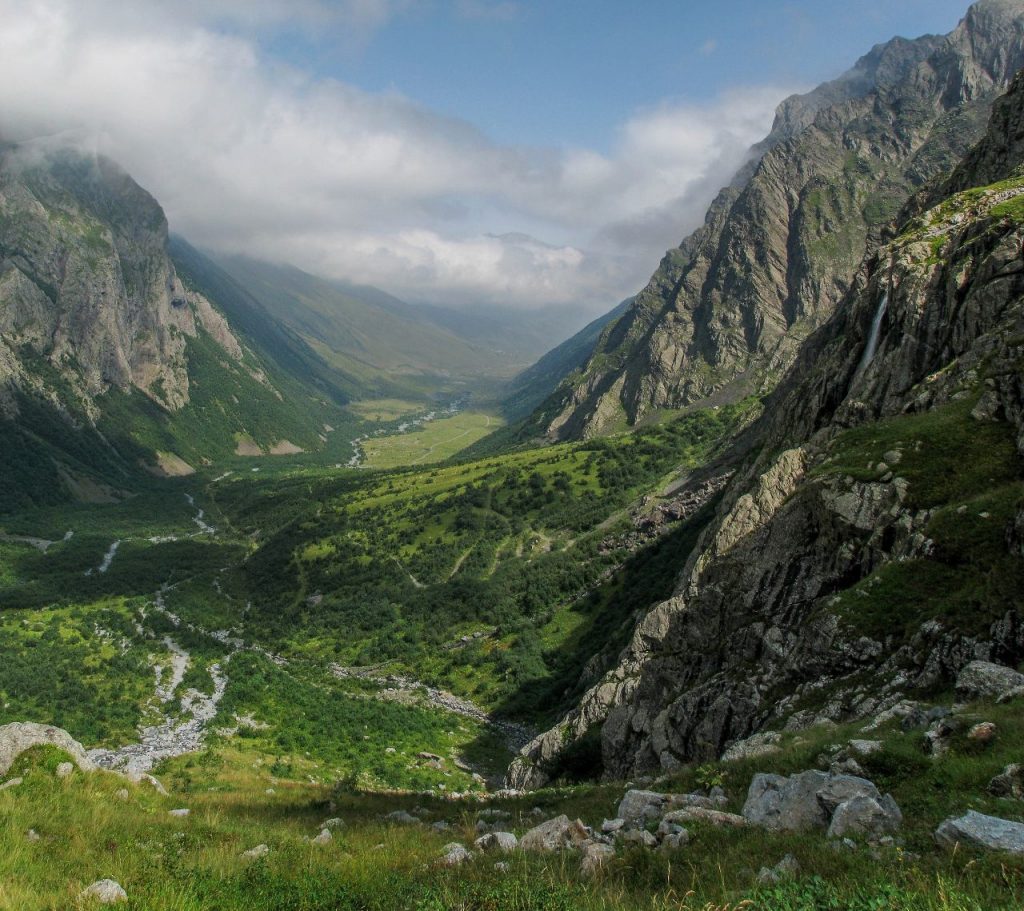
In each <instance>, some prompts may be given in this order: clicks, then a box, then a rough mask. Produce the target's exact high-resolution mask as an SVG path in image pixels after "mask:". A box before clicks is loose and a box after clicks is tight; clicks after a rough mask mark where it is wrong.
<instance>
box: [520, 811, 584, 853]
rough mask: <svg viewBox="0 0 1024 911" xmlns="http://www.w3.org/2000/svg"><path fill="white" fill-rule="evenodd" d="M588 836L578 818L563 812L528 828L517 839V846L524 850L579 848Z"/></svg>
mask: <svg viewBox="0 0 1024 911" xmlns="http://www.w3.org/2000/svg"><path fill="white" fill-rule="evenodd" d="M589 838H590V832H589V831H588V829H587V827H586V826H585V825H583V823H582V822H581V821H580V820H578V819H576V820H570V819H569V817H568V816H566V815H564V814H563V815H561V816H556V817H555V818H554V819H549V820H548V821H547V822H542V823H541V824H540V825H539V826H536V827H535V828H533V829H530V831H529V832H527V833H526V834H525V835H523V837H522V838H520V839H519V847H521V848H522V849H523V850H524V851H561V850H563V849H565V848H579V847H581V846H582V845H583V843H584V842H585V841H587V840H588V839H589Z"/></svg>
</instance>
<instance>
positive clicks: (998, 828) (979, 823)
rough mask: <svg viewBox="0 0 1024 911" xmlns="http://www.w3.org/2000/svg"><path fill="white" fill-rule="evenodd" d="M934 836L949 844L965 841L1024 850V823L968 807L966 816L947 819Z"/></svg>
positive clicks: (1008, 849)
mask: <svg viewBox="0 0 1024 911" xmlns="http://www.w3.org/2000/svg"><path fill="white" fill-rule="evenodd" d="M935 840H936V841H937V842H938V843H939V844H940V845H943V846H944V847H947V848H953V847H956V845H958V844H963V845H969V846H971V847H976V848H988V849H990V850H993V851H1008V852H1009V853H1011V854H1024V823H1020V822H1010V821H1009V820H1006V819H999V818H998V817H996V816H986V815H985V814H983V813H977V812H975V811H974V810H968V811H967V812H966V813H965V814H964V815H963V816H959V817H950V818H949V819H947V820H945V821H944V822H943V823H942V824H941V825H940V826H939V827H938V829H936V830H935Z"/></svg>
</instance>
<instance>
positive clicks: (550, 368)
mask: <svg viewBox="0 0 1024 911" xmlns="http://www.w3.org/2000/svg"><path fill="white" fill-rule="evenodd" d="M631 303H632V299H629V300H624V301H623V302H622V303H621V304H619V305H618V306H617V307H615V308H614V309H613V310H610V311H609V312H608V313H606V314H604V315H603V316H599V317H598V318H597V319H595V320H592V321H591V322H589V323H587V325H586V326H584V327H583V328H582V329H580V330H579V332H577V333H576V334H575V335H573V336H572V337H571V338H568V339H566V340H565V341H564V342H562V343H561V344H560V345H557V346H556V347H554V348H552V349H551V350H550V351H548V352H547V353H546V354H545V355H544V356H543V357H541V358H540V359H539V360H538V361H537V362H536V363H535V364H533V365H532V366H531V367H528V368H527V369H526V370H524V371H523V372H522V373H520V374H518V375H517V376H516V377H515V379H513V380H512V382H511V383H510V384H509V389H508V391H507V392H506V393H505V396H504V406H505V411H506V413H507V414H508V416H509V417H510V418H512V419H513V420H515V419H518V418H523V417H525V416H527V415H528V414H530V412H532V411H533V410H534V409H535V408H536V407H537V406H538V405H539V404H540V403H541V402H543V401H544V399H546V398H547V397H548V396H549V395H550V394H551V392H552V390H554V389H555V388H556V387H557V386H558V385H559V383H561V382H562V381H563V380H564V379H565V378H566V377H568V376H571V375H572V374H573V373H574V371H577V370H580V369H581V368H582V367H583V366H584V365H585V364H586V363H587V361H588V360H589V359H590V356H591V354H592V353H593V351H594V346H595V345H596V344H597V340H598V339H599V338H600V337H601V332H602V331H603V330H604V328H605V326H607V325H608V324H609V323H611V322H612V321H613V320H616V319H618V318H619V317H620V316H622V314H623V313H625V312H626V310H627V308H628V307H629V306H630V304H631Z"/></svg>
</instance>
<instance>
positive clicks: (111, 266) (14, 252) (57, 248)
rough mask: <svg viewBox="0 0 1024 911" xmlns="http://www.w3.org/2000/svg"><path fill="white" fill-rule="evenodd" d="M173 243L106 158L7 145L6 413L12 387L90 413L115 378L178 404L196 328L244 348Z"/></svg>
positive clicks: (0, 211) (2, 195)
mask: <svg viewBox="0 0 1024 911" xmlns="http://www.w3.org/2000/svg"><path fill="white" fill-rule="evenodd" d="M167 243H168V235H167V220H166V218H165V217H164V213H163V210H162V209H161V208H160V206H159V205H158V204H157V202H156V200H155V199H153V197H152V196H150V195H149V194H148V193H147V192H146V191H145V190H143V189H142V188H141V187H140V186H139V185H138V184H136V183H135V182H134V181H133V180H132V179H131V178H130V177H129V176H128V175H127V174H125V173H124V172H123V171H121V170H120V169H119V168H118V167H117V166H116V165H114V164H113V163H112V162H110V161H108V160H107V159H104V158H94V157H89V156H85V155H80V154H77V153H74V152H59V153H45V152H42V151H38V150H34V149H25V148H22V147H19V148H5V149H0V302H2V306H0V386H3V387H4V388H5V390H6V392H5V393H4V394H3V395H2V397H0V401H2V402H3V403H5V406H4V410H5V411H6V412H7V413H8V414H9V413H10V412H11V411H12V410H13V409H14V408H15V407H16V406H15V404H14V399H13V397H12V395H11V387H12V385H18V386H21V387H22V388H27V389H32V390H35V391H37V392H42V393H43V394H44V395H47V396H49V397H50V398H51V399H52V400H53V401H54V403H55V404H57V405H63V406H64V407H68V406H78V407H79V408H80V409H82V410H84V411H85V412H86V413H87V414H90V415H95V413H96V412H95V408H94V406H93V400H94V399H95V398H96V397H97V396H98V395H100V394H101V393H103V392H105V391H106V390H107V389H109V388H111V387H113V388H116V389H121V390H128V389H131V388H136V389H139V390H141V391H142V392H144V393H145V394H146V395H148V396H149V397H150V398H152V399H154V400H155V401H157V402H158V403H159V404H161V405H162V406H163V407H165V408H167V409H170V410H176V409H178V408H181V407H182V406H183V405H185V404H186V403H187V402H188V400H189V377H188V369H187V367H188V365H187V360H186V357H185V339H186V337H189V336H192V337H194V336H195V335H196V333H197V326H201V327H203V328H204V329H206V331H208V332H209V333H210V335H211V336H213V338H214V339H215V340H216V341H217V342H218V343H219V344H220V345H221V346H222V347H223V348H224V350H225V352H226V353H227V354H228V355H229V356H230V357H232V358H235V359H236V360H237V359H240V358H241V356H242V350H241V346H240V344H239V342H238V340H237V339H236V338H235V336H234V335H233V334H232V332H231V330H230V328H229V327H228V325H227V322H226V321H225V319H224V318H223V316H221V315H220V314H219V313H217V311H215V310H214V309H213V307H212V306H211V305H210V303H209V301H207V300H206V299H205V298H203V297H202V296H201V295H199V294H195V293H193V292H190V291H188V290H187V289H186V288H185V287H184V286H183V285H182V283H181V282H180V281H179V280H178V277H177V274H176V273H175V270H174V266H173V265H172V263H171V260H170V258H169V256H168V254H167ZM27 352H31V355H28V354H27ZM33 357H35V358H38V359H41V360H42V361H44V362H45V363H46V364H48V365H49V367H50V368H52V369H55V370H56V371H57V372H58V373H59V374H60V376H61V377H63V378H64V379H65V380H66V381H68V383H69V384H70V386H71V389H72V390H73V393H74V395H75V396H76V398H77V401H72V402H68V401H62V399H61V398H60V397H58V395H57V392H56V391H55V390H54V388H53V387H52V381H50V380H48V379H47V378H46V376H45V372H44V371H40V369H39V366H38V364H37V363H35V362H34V361H33Z"/></svg>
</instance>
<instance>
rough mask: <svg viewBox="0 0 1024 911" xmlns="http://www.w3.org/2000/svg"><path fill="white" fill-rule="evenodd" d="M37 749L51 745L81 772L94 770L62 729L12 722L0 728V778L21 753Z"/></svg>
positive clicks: (91, 762) (47, 725)
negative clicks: (69, 759)
mask: <svg viewBox="0 0 1024 911" xmlns="http://www.w3.org/2000/svg"><path fill="white" fill-rule="evenodd" d="M37 746H54V747H57V748H58V749H61V750H63V751H64V752H65V753H67V754H68V755H69V756H70V757H71V759H72V760H73V761H74V763H75V765H77V766H78V768H80V769H81V770H82V771H83V772H92V771H94V770H95V768H96V766H95V764H94V763H93V761H92V760H91V759H90V758H89V757H88V756H87V755H86V753H85V748H84V747H83V746H82V745H81V744H80V743H79V742H78V741H77V740H75V739H74V737H72V736H71V735H70V734H69V733H68V732H67V731H65V730H63V729H62V728H57V727H53V725H49V724H36V723H35V722H32V721H15V722H12V723H11V724H5V725H3V726H0V775H6V774H7V771H8V770H9V769H10V767H11V766H12V765H14V761H15V760H16V759H17V758H18V757H19V756H20V755H21V754H22V753H24V752H25V751H26V750H30V749H32V747H37Z"/></svg>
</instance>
